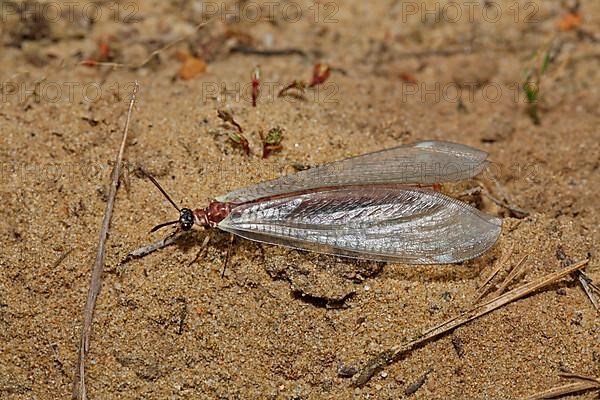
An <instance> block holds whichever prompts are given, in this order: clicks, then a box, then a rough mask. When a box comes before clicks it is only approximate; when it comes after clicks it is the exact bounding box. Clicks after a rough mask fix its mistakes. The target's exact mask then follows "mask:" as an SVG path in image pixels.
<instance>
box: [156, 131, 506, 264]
mask: <svg viewBox="0 0 600 400" xmlns="http://www.w3.org/2000/svg"><path fill="white" fill-rule="evenodd" d="M488 164H489V161H488V160H487V153H485V152H484V151H481V150H477V149H474V148H471V147H468V146H465V145H461V144H456V143H450V142H441V141H425V142H418V143H413V144H409V145H405V146H399V147H395V148H391V149H388V150H382V151H379V152H375V153H370V154H365V155H361V156H357V157H353V158H348V159H346V160H341V161H336V162H332V163H329V164H325V165H322V166H320V167H316V168H312V169H309V170H306V171H301V172H298V173H296V174H293V175H288V176H284V177H281V178H279V179H275V180H271V181H266V182H262V183H259V184H256V185H253V186H249V187H246V188H243V189H239V190H234V191H233V192H230V193H228V194H226V195H224V196H221V197H218V198H217V199H216V200H213V201H211V202H210V204H209V205H208V206H207V207H206V208H198V209H195V210H192V209H190V208H181V209H180V208H179V207H178V206H177V205H176V204H175V202H174V201H173V200H171V198H170V197H169V196H168V195H167V193H166V192H165V190H164V189H162V188H161V187H160V185H159V184H158V182H156V180H155V179H154V178H150V179H151V180H152V182H153V183H154V184H155V185H156V186H157V187H158V189H159V190H160V191H161V192H162V193H163V195H165V197H166V198H167V199H168V200H169V201H170V202H171V204H172V205H173V206H174V207H175V208H176V209H177V210H178V211H179V213H180V215H179V219H178V220H175V221H170V222H166V223H163V224H160V225H157V226H156V227H154V229H152V231H156V230H157V229H159V228H162V227H165V226H168V225H172V224H179V227H178V229H179V230H181V231H187V230H190V229H191V228H192V227H193V225H194V224H196V225H199V226H202V227H205V228H215V227H216V228H219V229H221V230H223V231H227V232H231V233H233V234H236V235H238V236H241V237H244V238H246V239H250V240H255V241H258V242H263V243H271V244H277V245H282V246H287V247H292V248H296V249H303V250H310V251H315V252H319V253H326V254H334V255H338V256H344V257H352V258H361V259H368V260H378V261H395V262H401V263H407V264H447V263H456V262H460V261H464V260H469V259H471V258H475V257H478V256H480V255H481V254H482V253H484V252H485V251H486V250H488V249H489V248H490V247H491V246H492V245H493V244H494V243H495V242H496V240H497V239H498V237H499V235H500V232H501V229H502V220H501V219H499V218H496V217H493V216H491V215H487V214H484V213H482V212H481V211H479V210H477V209H476V208H473V207H471V206H470V205H468V204H466V203H463V202H461V201H459V200H456V199H453V198H451V197H448V196H446V195H444V194H442V193H440V192H438V191H436V190H434V186H436V185H437V184H439V183H443V182H456V181H460V180H464V179H468V178H471V177H473V176H475V175H477V174H479V173H480V172H481V171H482V170H483V169H484V168H485V167H486V166H487V165H488Z"/></svg>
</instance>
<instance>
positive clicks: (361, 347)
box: [0, 0, 600, 399]
mask: <svg viewBox="0 0 600 400" xmlns="http://www.w3.org/2000/svg"><path fill="white" fill-rule="evenodd" d="M67 3H69V2H64V3H63V2H44V3H43V4H42V5H40V3H36V2H29V3H28V5H29V6H30V7H32V8H29V9H28V10H29V11H27V10H22V11H23V12H21V14H18V13H15V8H14V4H12V5H11V4H10V3H7V2H1V3H0V6H2V10H1V12H2V27H1V29H0V34H1V36H0V37H1V39H2V51H1V52H0V81H1V82H2V105H1V108H0V127H1V132H2V134H1V136H0V143H1V145H0V166H1V170H0V182H1V185H0V187H1V190H2V201H3V206H2V208H1V211H0V212H1V218H0V221H1V222H0V240H1V245H0V248H1V250H0V350H1V351H0V397H1V398H2V399H33V398H35V399H55V398H67V397H68V396H69V395H70V392H71V384H72V380H73V372H74V369H75V362H76V359H77V348H78V342H79V335H80V329H81V320H82V310H83V306H84V303H85V299H86V296H87V289H88V286H89V278H90V270H91V267H92V265H93V260H94V256H95V249H96V243H97V238H98V230H99V227H100V222H101V219H102V214H103V211H104V205H105V201H106V195H107V188H108V183H109V179H110V176H109V175H110V170H111V168H112V163H113V160H114V155H115V152H116V149H117V147H118V143H119V140H120V132H121V129H122V126H123V123H124V117H125V111H126V107H127V101H128V99H129V94H130V91H131V87H132V82H133V81H134V80H138V81H139V82H140V85H141V88H140V93H139V98H138V103H137V105H136V109H135V111H134V115H133V122H132V127H131V136H132V138H131V140H130V142H129V145H128V149H127V153H126V159H127V165H126V173H125V174H124V175H123V179H122V182H121V186H120V189H119V192H118V195H117V201H116V207H115V214H114V216H113V220H112V225H111V230H110V236H109V241H108V247H107V262H106V270H105V274H104V282H103V286H102V291H101V293H100V297H99V300H98V304H97V307H96V312H95V319H94V324H93V331H92V343H91V351H90V353H89V356H88V361H87V371H88V372H87V382H88V392H89V394H90V396H91V398H96V399H108V398H123V399H130V398H131V399H133V398H154V399H165V398H169V399H176V398H207V399H212V398H227V399H234V398H240V399H242V398H243V399H249V398H274V399H275V398H276V399H321V398H335V399H348V398H376V399H392V398H399V397H403V396H405V394H404V393H405V390H406V388H407V387H408V386H409V385H411V384H412V383H414V382H416V381H418V380H419V378H420V377H421V376H422V375H423V374H424V373H425V372H426V371H428V370H429V369H432V371H431V373H430V374H429V375H428V378H427V380H426V382H425V383H424V384H423V386H422V387H421V388H420V389H419V390H418V391H417V392H416V393H415V394H414V395H413V397H414V398H433V399H448V398H469V399H479V398H490V399H506V398H518V397H522V396H526V395H529V394H532V393H534V392H536V391H539V390H543V389H547V388H549V387H551V386H555V385H557V384H560V383H562V382H564V381H563V380H562V379H561V378H560V377H559V376H558V374H559V373H560V372H561V371H570V372H573V373H579V374H585V375H593V376H599V375H600V324H599V316H598V314H597V313H596V312H595V311H594V309H593V308H592V305H591V303H590V301H589V300H588V299H587V297H586V296H585V294H584V293H583V291H582V289H581V287H580V286H579V285H578V284H577V283H576V282H575V281H574V280H569V279H566V280H563V281H561V282H560V283H559V284H556V285H553V286H552V287H550V288H548V289H547V290H543V291H541V292H539V293H537V294H535V295H532V296H529V297H528V298H525V299H523V300H520V301H518V302H516V303H513V304H510V305H508V306H506V307H504V308H502V309H500V310H498V311H495V312H493V313H492V314H490V315H488V316H486V317H483V318H481V319H479V320H477V321H474V322H473V323H470V324H468V325H466V326H464V327H461V328H459V329H457V330H456V331H454V332H453V333H452V334H449V335H446V336H444V337H443V338H441V339H439V340H437V341H434V342H431V343H429V344H426V345H425V346H422V347H420V348H419V349H418V350H416V351H414V352H412V353H411V354H409V355H408V356H407V357H405V358H404V359H403V360H401V361H400V362H398V363H395V364H394V365H392V366H391V367H389V368H387V369H385V370H384V373H383V374H378V375H377V376H376V377H375V378H374V379H373V380H372V381H371V382H370V383H369V384H367V385H366V386H365V387H363V388H359V389H357V388H353V387H352V386H351V384H350V380H349V379H347V378H343V377H340V376H339V375H338V369H339V367H340V365H343V366H345V367H350V366H356V367H360V366H361V365H364V363H365V362H366V360H367V359H369V358H370V357H371V356H373V355H375V354H377V353H378V352H379V351H382V350H384V349H385V348H387V347H389V346H391V345H394V344H397V343H399V342H400V341H402V340H404V339H406V338H410V337H412V336H413V335H415V334H416V333H418V332H419V331H420V330H422V329H423V328H425V327H428V326H431V325H434V324H436V323H439V322H441V321H443V320H445V319H447V318H449V317H451V316H453V315H456V314H457V313H458V312H460V311H461V310H464V309H466V308H467V307H468V306H469V305H470V304H471V303H472V301H473V299H474V297H475V296H476V291H477V288H478V286H479V284H480V283H481V282H482V281H483V279H484V277H485V276H486V275H487V274H489V271H491V270H492V268H493V267H494V266H495V265H496V263H497V262H498V260H499V258H500V257H501V256H502V255H503V254H506V252H507V251H508V249H509V248H510V247H511V246H514V253H513V254H512V256H511V257H510V261H509V264H514V263H516V262H517V260H518V259H519V258H521V257H522V256H523V255H525V254H528V255H529V261H528V264H529V269H528V270H527V273H526V275H525V276H524V278H522V281H530V280H532V279H534V278H536V277H539V276H541V275H543V274H545V273H549V272H552V271H555V270H557V269H558V268H559V267H560V262H559V261H558V260H557V257H556V251H557V249H558V248H559V247H561V248H563V249H564V251H565V253H566V254H567V255H568V256H569V257H571V258H573V259H576V260H578V259H583V258H585V257H587V255H588V253H591V257H592V261H591V263H590V265H589V266H588V267H587V271H588V274H589V276H590V277H591V278H593V279H594V280H595V281H596V282H600V270H599V269H598V264H597V258H596V257H597V256H596V254H597V244H598V243H599V241H600V230H599V228H598V226H599V225H600V210H599V208H598V192H599V190H600V174H599V167H600V161H599V159H600V157H599V155H600V133H599V131H598V129H599V128H598V126H599V123H600V117H599V115H600V109H599V104H600V68H598V66H599V65H600V63H599V58H600V47H599V46H598V41H599V40H600V36H598V35H599V32H600V3H598V2H597V1H593V0H588V1H582V4H581V8H580V10H579V13H580V15H581V16H582V17H583V22H582V23H581V26H580V27H579V28H577V29H573V30H569V31H563V30H560V29H558V28H557V26H558V24H559V22H560V21H562V20H563V19H564V16H565V14H566V13H567V11H566V9H565V8H564V7H562V6H561V5H560V4H559V2H552V1H542V2H537V1H536V2H523V1H521V2H513V1H497V2H490V3H489V4H488V6H487V8H485V9H482V8H481V7H482V6H481V5H480V3H477V4H474V5H473V4H471V6H467V5H466V4H463V3H460V2H459V3H451V4H450V3H446V2H441V3H439V2H438V3H436V2H433V1H426V2H421V1H415V2H410V1H385V2H383V1H382V2H364V1H358V0H353V1H343V2H341V1H340V2H337V3H334V2H326V1H321V2H319V3H318V4H317V5H314V4H312V3H311V2H305V1H300V2H286V3H284V5H285V6H284V5H277V6H273V7H271V8H269V5H268V2H266V3H265V2H263V8H262V11H261V18H260V19H258V20H257V18H255V14H254V13H255V12H256V10H257V7H256V6H257V3H253V2H242V3H241V4H242V6H241V11H240V12H236V11H235V8H233V4H234V3H232V2H229V3H228V5H227V6H226V7H225V6H223V5H221V3H217V2H215V3H210V2H199V1H180V2H164V1H148V2H143V3H135V2H129V3H128V2H120V3H113V2H95V3H94V2H92V3H88V2H75V4H74V5H68V4H67ZM17 4H22V2H17ZM70 4H73V2H70ZM98 4H103V5H102V6H99V5H98ZM436 4H437V6H436ZM448 4H450V5H448ZM452 4H454V5H452ZM50 6H52V7H53V8H50ZM203 7H204V11H205V12H206V13H205V14H204V15H203V14H202V10H203ZM425 7H427V10H434V11H435V10H436V7H437V10H438V11H439V12H438V13H435V12H433V13H432V12H429V13H425V14H421V11H420V10H425ZM31 9H33V10H34V11H33V12H32V11H31ZM57 9H58V10H62V12H63V16H62V18H57V17H56V14H55V12H56V10H57ZM36 10H37V11H36ZM69 10H71V11H73V12H70V11H69ZM215 10H216V11H215ZM269 10H271V12H269ZM299 10H301V11H300V14H297V13H298V11H299ZM457 10H458V11H459V12H460V14H457V13H456V12H457ZM469 10H471V11H469ZM317 11H318V12H317ZM498 12H500V13H501V15H500V14H498ZM81 13H83V16H82V15H81ZM86 13H87V15H88V17H89V16H92V17H94V16H95V17H96V20H95V21H92V22H93V23H90V20H89V18H86V17H85V15H86ZM208 13H210V14H212V15H213V20H212V22H211V23H210V24H209V25H207V26H205V27H204V28H203V29H201V30H200V31H197V32H194V26H195V25H197V24H198V23H200V22H201V21H202V20H203V19H204V20H205V19H207V18H206V17H207V15H206V14H208ZM225 14H229V17H228V18H226V16H225ZM238 16H239V17H240V18H237V17H238ZM498 16H499V17H498ZM297 17H299V18H298V20H297V21H296V20H295V19H296V18H297ZM186 35H189V36H186ZM181 37H184V38H185V39H184V40H182V41H180V42H178V43H177V44H176V45H174V46H172V47H170V48H169V49H166V50H164V51H162V52H160V54H159V55H158V56H157V57H156V58H154V59H153V60H152V61H150V62H148V63H146V64H144V65H143V66H142V67H141V68H133V67H122V68H111V67H109V66H101V65H98V66H95V67H89V66H84V65H80V64H79V63H80V62H81V61H82V60H85V59H98V57H100V56H101V54H100V53H101V49H100V47H99V45H98V42H105V43H107V44H108V49H109V52H108V54H106V56H107V57H108V58H107V60H108V61H112V62H116V63H121V64H128V65H130V66H131V65H139V64H140V63H142V62H143V61H144V60H145V59H146V58H147V57H148V55H149V54H150V52H152V51H153V50H156V49H158V48H160V47H162V46H164V45H166V44H168V43H172V42H173V41H174V40H176V39H177V38H181ZM236 46H238V48H239V46H250V47H253V48H259V49H283V48H295V49H300V50H302V52H303V53H301V54H295V53H293V54H289V55H280V56H270V57H266V56H260V55H253V54H242V53H239V52H235V51H232V49H235V48H236ZM544 49H550V50H549V51H550V53H551V56H552V57H551V58H552V59H551V60H550V62H549V65H548V68H547V70H546V72H545V73H544V75H543V77H542V79H541V85H540V92H539V93H540V94H539V104H538V109H539V118H540V121H539V124H538V125H536V124H534V123H533V121H532V118H531V117H530V115H528V113H527V104H526V102H525V95H524V93H523V91H522V90H520V89H519V85H520V83H521V82H522V80H523V74H524V71H526V70H527V69H528V68H529V67H531V65H532V55H533V54H534V53H535V52H536V51H538V50H539V51H541V52H542V54H545V50H544ZM177 50H179V51H180V52H181V51H187V52H189V53H191V54H194V55H196V56H197V57H198V58H201V59H203V60H205V61H206V62H207V65H208V66H207V70H206V71H205V72H204V73H202V74H200V75H198V76H196V77H195V78H194V79H191V80H182V79H180V78H179V68H180V65H181V62H180V61H179V60H178V58H177V57H176V51H177ZM318 62H324V63H328V64H330V65H331V66H332V68H333V70H332V74H331V77H330V78H329V79H328V80H327V81H326V82H325V84H323V85H321V86H318V87H317V90H313V91H309V92H307V94H306V98H305V99H304V100H300V99H295V98H291V97H287V98H284V99H280V98H276V96H275V94H276V92H277V91H278V90H279V89H280V88H281V87H282V86H284V85H286V84H288V83H289V82H291V81H292V80H294V79H309V78H310V75H311V71H312V67H313V65H314V64H315V63H318ZM257 64H259V65H260V67H261V79H262V81H263V92H262V94H261V97H260V98H259V101H258V106H257V107H256V108H253V107H252V106H251V103H250V99H249V93H250V92H249V87H250V74H251V72H252V70H253V68H254V67H255V66H256V65H257ZM538 65H539V62H538ZM407 81H416V82H417V83H416V84H410V83H409V82H407ZM457 88H461V91H462V96H461V97H462V103H459V102H458V101H457ZM415 89H419V90H416V93H415ZM217 109H228V110H230V111H231V112H232V113H233V115H234V116H235V118H236V120H237V121H238V122H239V123H240V124H241V125H242V126H243V127H245V130H246V135H247V138H248V140H249V141H250V147H251V150H252V152H253V155H251V156H249V157H248V156H246V155H244V153H243V152H242V151H241V150H240V149H238V148H236V147H234V146H233V145H232V143H231V142H230V141H228V140H227V132H228V131H231V129H229V128H228V127H227V126H226V125H224V124H223V123H222V122H221V121H220V120H219V119H218V118H217V116H216V110H217ZM277 126H278V127H281V128H282V129H283V131H284V138H283V142H282V145H283V149H282V151H280V152H277V153H273V154H272V155H271V156H270V157H269V158H267V159H262V158H261V157H260V147H261V144H260V140H259V136H258V131H259V130H263V131H265V132H266V131H267V130H269V129H270V128H273V127H277ZM424 139H442V140H450V141H455V142H460V143H465V144H468V145H471V146H475V147H478V148H481V149H483V150H486V151H488V152H489V153H490V157H491V158H492V159H493V160H494V162H495V164H494V167H493V170H494V173H495V175H496V176H497V178H498V180H499V182H500V184H501V186H502V188H503V190H504V191H505V192H506V194H507V195H508V197H509V198H510V200H511V201H512V202H513V203H514V204H516V205H518V206H520V207H522V208H524V209H526V210H529V211H530V215H529V216H528V217H525V218H517V217H516V216H514V215H513V214H511V213H510V212H508V211H507V210H504V209H501V208H499V207H497V206H495V205H493V204H492V203H490V202H489V201H488V200H487V199H483V200H481V199H477V198H475V199H471V200H473V201H475V202H476V204H478V206H479V207H480V208H482V209H484V210H485V211H486V212H489V213H493V214H496V215H500V216H502V217H503V218H504V229H503V234H502V236H501V239H500V241H499V242H498V244H497V245H496V246H495V247H494V248H493V249H492V250H490V251H489V252H488V253H486V254H485V255H484V256H483V257H481V258H478V259H476V260H472V261H469V262H466V263H463V264H461V265H446V266H427V267H424V266H406V265H399V264H385V265H384V264H378V263H369V262H356V261H348V260H344V259H336V258H334V257H329V256H323V255H315V254H307V253H304V252H298V251H293V250H288V249H283V248H278V247H274V246H268V245H260V244H256V243H253V242H249V241H245V240H241V239H238V240H236V242H235V243H234V245H233V249H232V252H231V257H230V260H229V265H228V268H227V270H226V274H225V276H224V277H223V278H222V277H221V269H222V266H223V262H224V260H225V255H226V252H227V249H228V236H227V235H225V234H223V233H219V232H212V233H210V235H211V242H210V244H209V245H208V247H207V249H206V251H205V253H202V254H200V257H198V258H197V255H198V251H199V246H200V243H201V242H202V241H203V239H204V237H205V235H206V233H205V232H203V231H198V232H197V233H195V234H194V235H192V236H191V237H189V238H188V239H186V240H184V241H183V242H181V243H180V244H179V245H177V246H171V247H169V248H166V249H164V250H162V251H160V252H157V253H155V254H152V255H150V256H148V257H145V258H143V259H141V260H135V261H132V262H129V263H127V264H124V265H120V264H119V262H120V261H121V260H122V259H123V257H124V256H125V255H126V254H127V253H128V252H129V251H130V250H132V249H135V248H137V247H139V246H141V245H143V244H145V243H148V242H150V241H153V240H156V239H158V238H160V237H161V235H163V234H164V233H163V234H154V235H150V234H148V230H149V229H150V228H151V227H152V226H154V225H155V224H157V223H159V222H164V221H166V220H169V219H173V218H174V217H176V212H175V211H174V210H173V209H172V208H171V207H170V205H169V204H168V203H167V202H166V201H165V200H164V199H163V198H162V197H161V196H160V194H159V193H158V192H157V191H156V190H155V188H153V186H152V185H151V184H150V183H149V182H148V181H147V180H146V179H143V178H141V177H140V174H139V172H138V171H139V168H140V167H143V168H145V169H147V170H148V171H150V172H151V173H152V174H154V175H155V176H156V177H157V178H158V179H159V180H160V181H161V182H162V183H163V185H164V186H165V188H166V189H167V190H168V191H169V192H170V193H171V194H172V196H173V197H174V198H175V200H176V201H177V202H178V203H180V204H182V205H187V206H191V207H199V206H204V205H205V203H206V202H207V200H208V199H210V198H212V197H214V196H217V195H220V194H223V193H226V192H227V191H229V190H232V189H234V188H237V187H240V186H244V185H248V184H251V183H254V182H257V181H260V180H264V179H268V178H274V177H277V176H279V175H281V174H282V173H292V172H294V171H295V169H294V166H295V165H296V166H297V165H303V166H315V165H318V164H320V163H322V162H327V161H331V160H336V159H340V158H344V157H347V156H351V155H357V154H361V153H364V152H367V151H373V150H378V149H382V148H386V147H391V146H395V145H398V144H401V143H408V142H413V141H417V140H424ZM484 179H485V177H484ZM490 187H491V188H493V190H494V193H495V194H496V195H501V194H500V193H499V192H498V191H497V188H494V186H493V185H492V186H490ZM66 252H68V254H67V255H66V258H64V260H62V261H60V262H57V260H60V259H61V257H62V256H63V255H64V254H65V253H66ZM196 258H197V259H196ZM194 260H195V261H194ZM503 271H504V272H502V274H505V271H506V268H505V269H503ZM350 293H353V294H351V295H350ZM340 303H341V306H342V307H341V308H330V307H327V306H328V305H329V306H331V305H338V306H339V305H340ZM594 396H597V394H592V393H588V394H584V395H581V398H594Z"/></svg>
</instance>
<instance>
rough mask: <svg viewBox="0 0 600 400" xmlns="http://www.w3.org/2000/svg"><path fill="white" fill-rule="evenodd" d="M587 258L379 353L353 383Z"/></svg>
mask: <svg viewBox="0 0 600 400" xmlns="http://www.w3.org/2000/svg"><path fill="white" fill-rule="evenodd" d="M588 261H589V260H583V261H580V262H578V263H576V264H573V265H571V266H569V267H567V268H563V269H561V270H560V271H556V272H553V273H550V274H548V275H546V276H543V277H541V278H539V279H536V280H535V281H533V282H529V283H526V284H524V285H522V286H519V287H518V288H516V289H513V290H511V291H509V292H507V293H505V294H503V295H501V296H498V297H496V298H494V299H492V300H489V301H486V302H484V303H482V304H477V305H475V306H473V307H472V308H471V309H470V310H468V311H466V312H464V313H462V314H461V315H460V316H459V317H458V318H457V317H453V318H451V319H450V320H449V321H448V323H446V324H441V325H440V327H439V328H437V329H435V330H429V331H426V332H428V333H427V334H425V335H420V336H418V337H417V338H416V339H414V340H411V341H409V342H406V343H402V344H400V345H397V346H393V347H391V348H390V349H388V350H385V351H383V352H382V353H380V354H379V355H378V356H376V357H374V358H372V359H371V360H370V361H369V362H367V365H366V366H365V367H364V368H363V369H362V370H361V371H359V373H358V374H357V375H356V376H355V378H354V379H353V384H354V386H363V385H364V384H366V383H367V382H368V381H369V380H370V379H371V377H373V375H375V373H376V372H377V371H378V370H380V369H381V368H383V367H385V366H387V365H390V364H392V363H393V362H395V361H397V360H399V359H400V357H401V356H402V355H403V354H405V353H407V352H409V351H411V350H412V349H414V348H416V347H417V346H419V345H422V344H423V343H425V342H428V341H430V340H432V339H434V338H436V337H438V336H441V335H443V334H445V333H447V332H450V331H452V330H454V329H456V328H458V327H459V326H461V325H464V324H466V323H467V322H469V321H472V320H474V319H477V318H479V317H481V316H482V315H485V314H487V313H489V312H491V311H494V310H496V309H498V308H500V307H502V306H504V305H506V304H508V303H510V302H513V301H515V300H518V299H520V298H523V297H525V296H527V295H529V294H531V293H533V292H535V291H536V290H538V289H541V288H543V287H545V286H547V285H550V284H552V283H554V282H556V281H557V280H559V279H561V278H563V277H564V276H567V275H569V274H570V273H572V272H574V271H577V270H578V269H581V268H583V267H584V266H585V265H587V263H588Z"/></svg>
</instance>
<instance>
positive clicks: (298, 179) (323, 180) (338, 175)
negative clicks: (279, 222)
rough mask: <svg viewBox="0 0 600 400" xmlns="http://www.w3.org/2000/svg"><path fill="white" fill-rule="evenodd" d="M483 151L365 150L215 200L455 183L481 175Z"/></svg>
mask: <svg viewBox="0 0 600 400" xmlns="http://www.w3.org/2000/svg"><path fill="white" fill-rule="evenodd" d="M486 158H487V153H486V152H484V151H481V150H477V149H474V148H472V147H469V146H465V145H462V144H456V143H450V142H442V141H426V142H417V143H413V144H409V145H404V146H399V147H394V148H391V149H387V150H382V151H378V152H375V153H369V154H364V155H360V156H356V157H352V158H348V159H345V160H341V161H335V162H332V163H329V164H325V165H322V166H319V167H315V168H311V169H309V170H307V171H301V172H298V173H296V174H293V175H288V176H284V177H281V178H278V179H274V180H270V181H266V182H261V183H259V184H256V185H253V186H249V187H246V188H242V189H239V190H234V191H233V192H230V193H228V194H226V195H224V196H220V197H217V200H218V201H223V202H225V201H227V202H234V203H244V202H247V201H251V200H256V199H259V198H263V197H269V196H275V195H281V194H284V193H290V192H296V191H301V190H307V189H315V188H319V187H330V186H349V185H377V184H407V185H410V184H412V185H415V184H423V185H430V184H433V183H442V182H456V181H460V180H463V179H468V178H470V177H473V176H475V175H477V174H479V173H480V172H481V171H482V170H483V169H484V168H485V167H486V165H487V164H488V163H489V161H487V160H486Z"/></svg>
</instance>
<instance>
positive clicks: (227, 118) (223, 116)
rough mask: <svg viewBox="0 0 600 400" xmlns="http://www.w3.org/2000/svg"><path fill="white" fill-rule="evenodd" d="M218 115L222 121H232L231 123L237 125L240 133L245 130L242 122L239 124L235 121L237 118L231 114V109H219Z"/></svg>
mask: <svg viewBox="0 0 600 400" xmlns="http://www.w3.org/2000/svg"><path fill="white" fill-rule="evenodd" d="M217 117H219V119H220V120H221V121H223V122H227V123H230V124H231V125H233V126H235V127H236V129H237V130H238V132H239V133H242V132H244V130H243V129H242V126H241V125H240V124H238V123H237V122H236V121H235V119H233V115H231V113H230V112H229V111H226V110H217Z"/></svg>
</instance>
